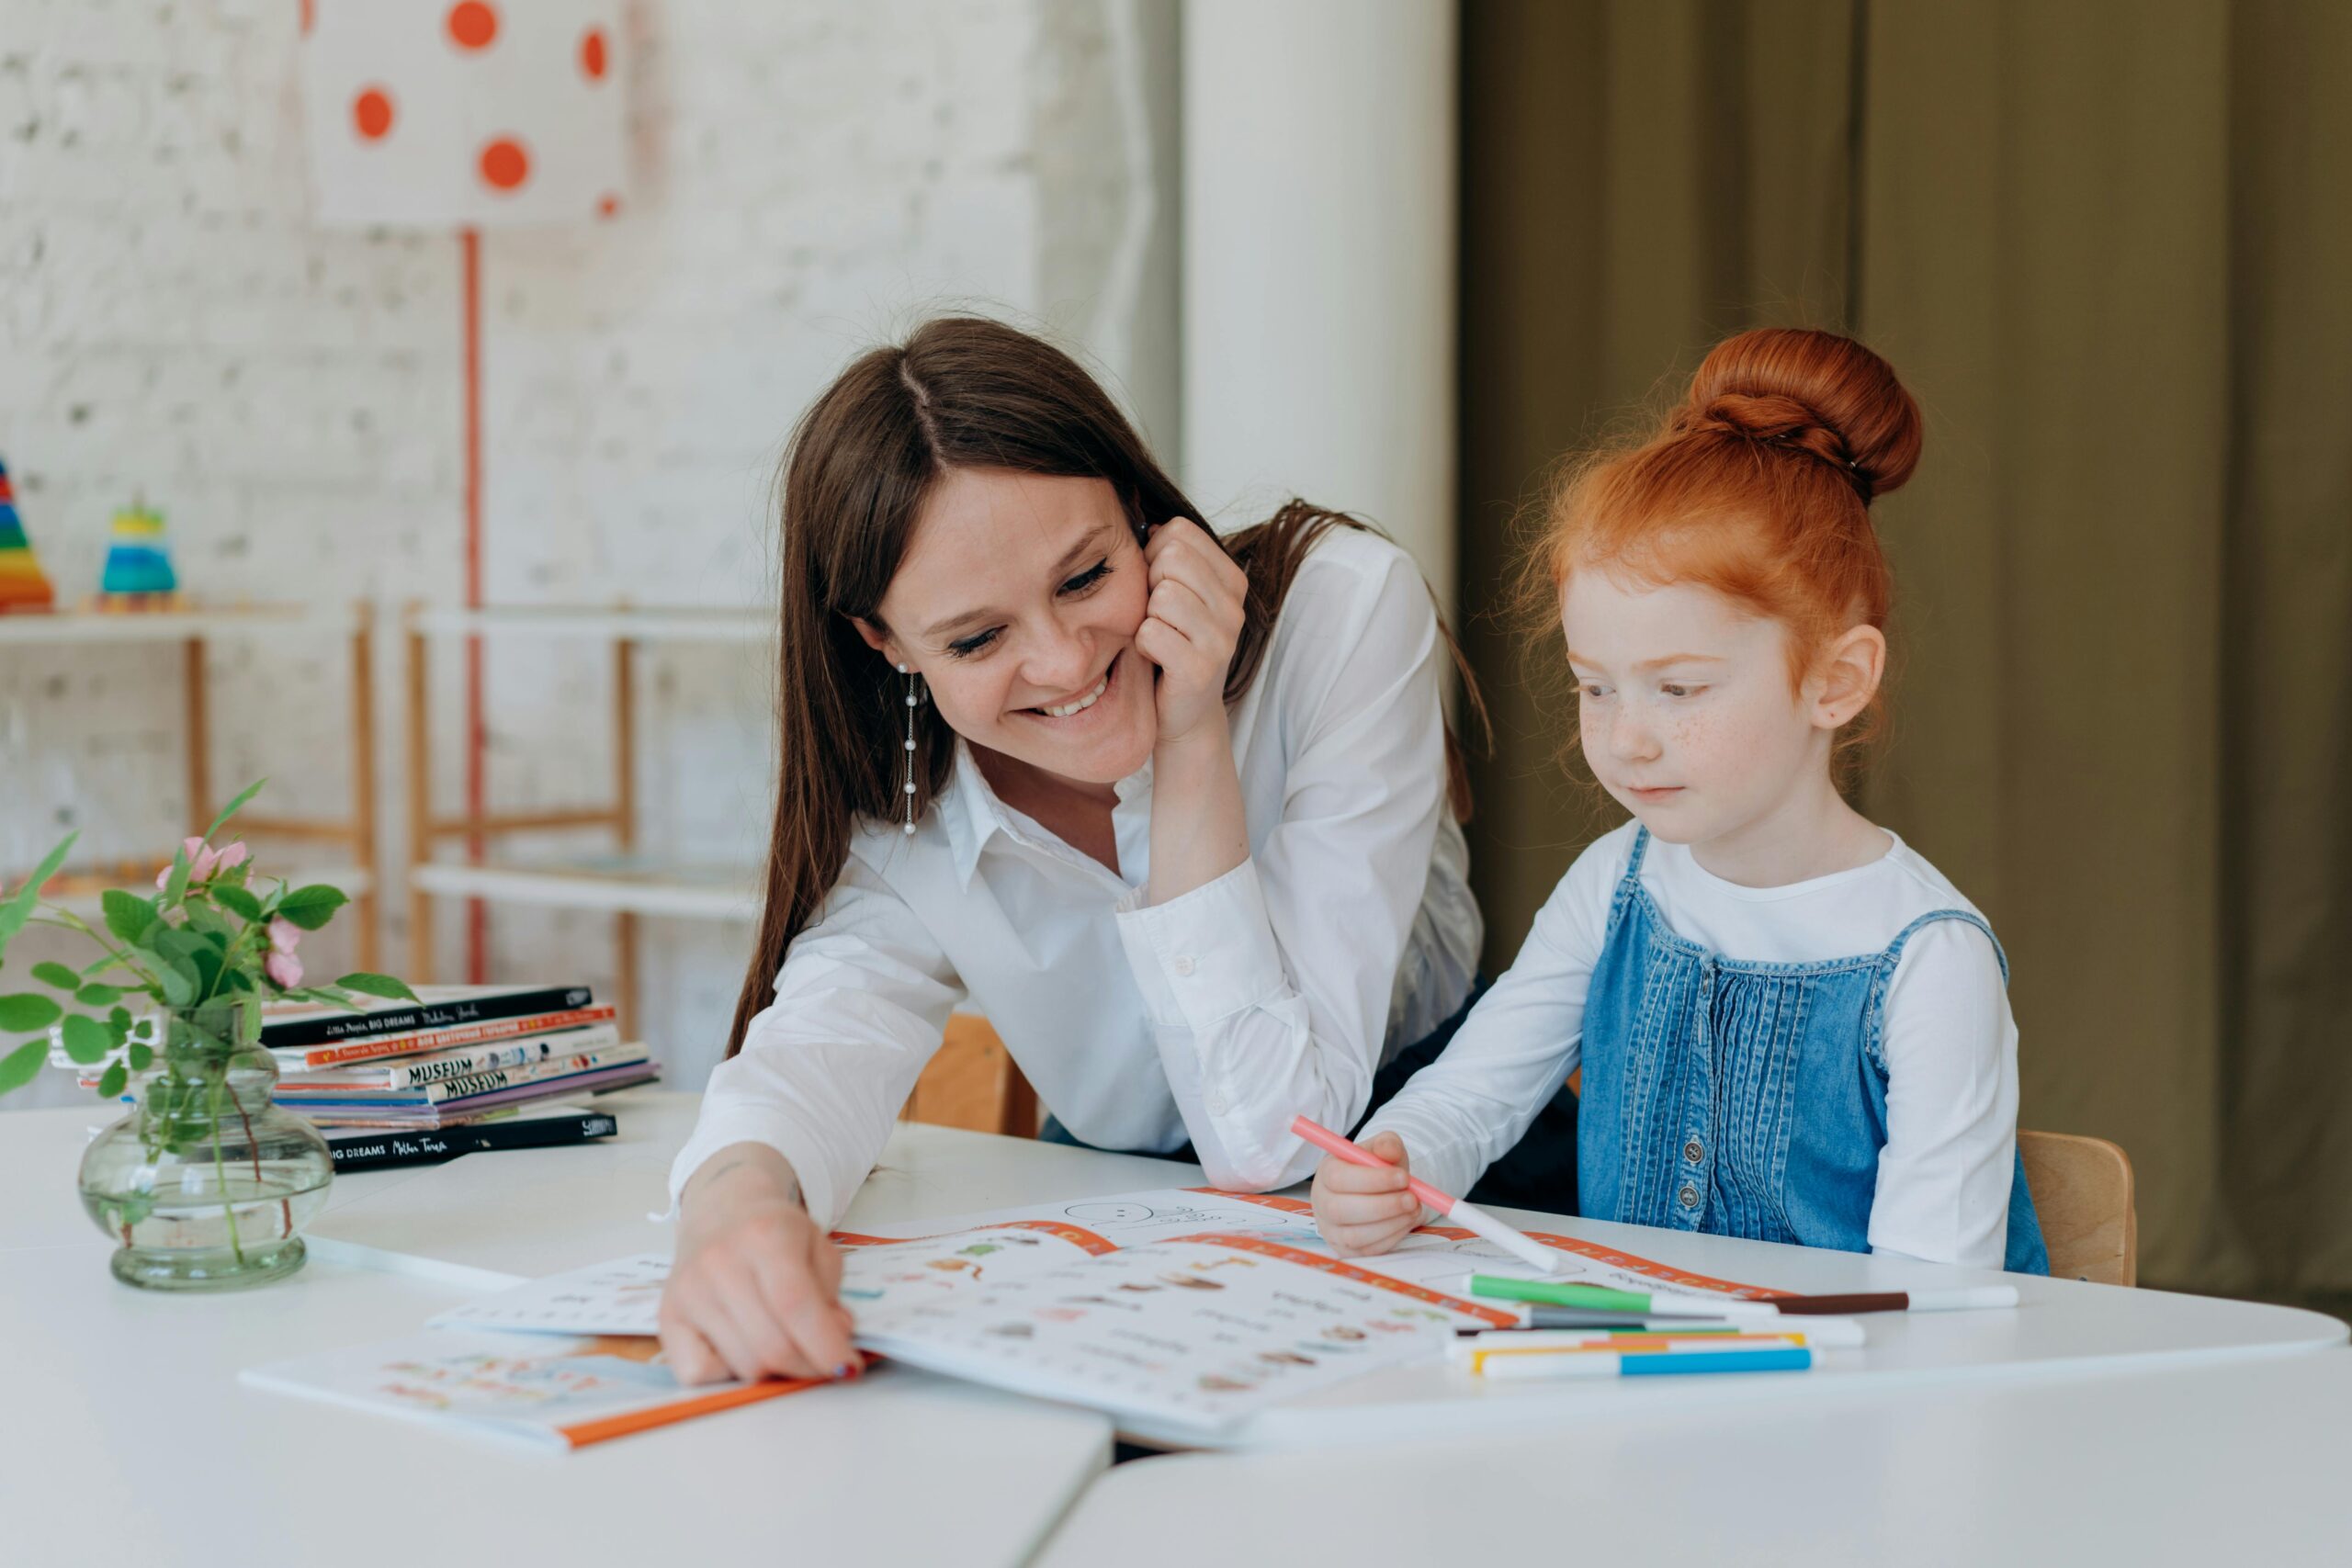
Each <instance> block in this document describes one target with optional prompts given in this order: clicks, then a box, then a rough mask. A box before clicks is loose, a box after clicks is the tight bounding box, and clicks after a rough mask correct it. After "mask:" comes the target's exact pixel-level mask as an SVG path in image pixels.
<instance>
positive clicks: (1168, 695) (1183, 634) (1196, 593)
mask: <svg viewBox="0 0 2352 1568" xmlns="http://www.w3.org/2000/svg"><path fill="white" fill-rule="evenodd" d="M1143 558H1144V564H1145V569H1146V570H1145V579H1144V581H1145V582H1146V584H1147V586H1148V591H1149V597H1148V600H1147V601H1146V603H1145V605H1144V619H1143V625H1142V626H1139V627H1137V628H1136V651H1137V652H1139V653H1141V654H1142V655H1143V656H1144V657H1145V658H1146V659H1148V660H1151V662H1152V663H1154V664H1156V665H1158V666H1159V693H1158V698H1157V701H1158V705H1159V743H1160V744H1161V745H1163V746H1164V745H1166V744H1167V743H1169V742H1170V741H1171V740H1181V739H1183V738H1184V737H1185V736H1187V735H1189V734H1191V733H1192V732H1193V730H1195V729H1197V728H1199V727H1200V726H1201V724H1202V723H1203V722H1204V720H1207V719H1210V718H1221V717H1222V716H1224V714H1225V676H1226V671H1227V670H1228V669H1230V668H1231V667H1232V664H1233V649H1234V647H1235V645H1236V644H1238V642H1239V641H1240V639H1241V620H1242V602H1243V599H1244V597H1245V595H1246V594H1247V593H1248V592H1249V587H1250V583H1249V579H1248V578H1247V577H1245V576H1244V575H1243V574H1242V570H1241V568H1240V567H1239V566H1238V565H1236V564H1235V563H1234V560H1233V558H1232V557H1230V556H1228V555H1227V554H1226V553H1225V551H1224V550H1223V549H1221V548H1220V547H1218V545H1217V542H1216V540H1215V539H1213V538H1211V537H1210V536H1209V534H1208V530H1206V529H1205V528H1203V527H1202V526H1201V525H1199V524H1197V523H1194V522H1193V521H1191V520H1190V519H1188V518H1182V517H1178V518H1172V519H1170V521H1169V522H1167V523H1164V524H1162V525H1160V526H1159V528H1158V529H1157V530H1156V531H1155V532H1154V533H1153V534H1152V536H1151V539H1150V541H1149V542H1148V543H1147V544H1146V545H1145V546H1144V547H1143Z"/></svg>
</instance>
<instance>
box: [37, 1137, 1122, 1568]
mask: <svg viewBox="0 0 2352 1568" xmlns="http://www.w3.org/2000/svg"><path fill="white" fill-rule="evenodd" d="M645 1100H647V1101H648V1102H650V1103H642V1104H641V1103H638V1102H637V1101H636V1100H633V1098H632V1097H631V1096H629V1095H613V1096H608V1097H605V1099H604V1100H599V1101H598V1102H597V1103H598V1104H599V1105H600V1106H609V1107H610V1108H611V1109H612V1110H614V1111H616V1114H617V1115H618V1118H619V1120H620V1123H621V1128H622V1132H621V1137H620V1140H618V1141H617V1142H616V1145H611V1146H600V1145H589V1146H586V1147H575V1148H566V1149H543V1150H528V1151H519V1150H518V1151H511V1152H507V1153H502V1154H499V1155H496V1156H471V1157H469V1158H468V1159H464V1160H459V1161H457V1162H455V1163H453V1164H451V1165H447V1166H439V1167H427V1168H422V1169H405V1170H392V1171H383V1172H373V1173H363V1174H360V1175H356V1176H353V1177H347V1178H342V1179H337V1181H336V1182H335V1186H334V1200H335V1201H334V1204H333V1206H331V1207H330V1209H329V1210H328V1211H327V1213H326V1214H325V1215H324V1216H322V1221H321V1224H322V1227H323V1228H324V1229H327V1230H333V1229H334V1228H336V1226H337V1224H340V1223H341V1222H342V1220H343V1218H344V1216H345V1215H346V1214H356V1213H359V1212H361V1211H364V1210H368V1209H370V1208H371V1207H372V1208H373V1209H374V1211H375V1213H377V1215H378V1216H379V1221H380V1223H381V1224H382V1225H383V1227H384V1228H386V1229H389V1230H393V1231H400V1232H401V1234H407V1233H406V1232H405V1231H402V1230H401V1224H403V1223H404V1222H406V1221H408V1220H410V1219H412V1218H413V1213H428V1214H432V1215H435V1216H438V1217H439V1219H445V1220H446V1222H447V1224H446V1228H444V1229H442V1230H441V1232H440V1235H441V1236H442V1239H443V1240H444V1241H447V1242H450V1243H451V1244H452V1250H465V1251H467V1252H468V1253H469V1256H473V1257H476V1258H480V1259H481V1262H480V1263H479V1264H478V1265H475V1266H474V1267H479V1268H481V1269H492V1268H498V1271H500V1272H519V1271H524V1270H528V1271H532V1272H537V1271H539V1270H540V1269H542V1266H543V1264H544V1266H545V1267H547V1268H563V1267H568V1266H569V1265H570V1263H571V1262H575V1261H576V1262H591V1261H594V1260H596V1259H598V1258H608V1257H613V1256H616V1255H617V1254H619V1253H624V1252H632V1251H645V1250H649V1249H653V1248H659V1247H663V1246H666V1244H667V1230H666V1228H665V1227H661V1226H656V1225H653V1224H649V1223H648V1222H647V1221H646V1220H645V1218H644V1214H645V1213H646V1210H647V1208H648V1207H649V1204H650V1206H651V1207H654V1208H659V1207H660V1206H661V1199H662V1183H661V1180H660V1171H661V1170H662V1169H663V1168H666V1166H667V1163H668V1160H667V1155H668V1149H669V1148H673V1147H674V1146H675V1145H676V1142H677V1137H678V1136H679V1135H682V1133H683V1123H684V1120H690V1119H691V1115H692V1109H691V1103H690V1101H688V1100H687V1097H684V1096H680V1095H666V1096H664V1095H658V1094H649V1095H646V1096H645ZM682 1105H683V1107H684V1109H683V1113H682V1111H681V1107H682ZM100 1119H103V1118H102V1117H93V1116H92V1114H91V1113H90V1112H89V1111H84V1110H80V1109H69V1110H65V1111H22V1112H14V1113H0V1183H5V1190H6V1192H7V1193H8V1196H9V1202H8V1203H7V1204H6V1205H5V1206H0V1347H5V1349H0V1562H7V1563H10V1564H15V1563H24V1564H27V1565H28V1568H30V1565H33V1564H41V1565H44V1568H45V1565H47V1564H51V1563H60V1564H62V1563H81V1562H100V1561H104V1562H138V1563H142V1564H153V1565H154V1568H177V1565H180V1564H212V1563H232V1562H307V1561H311V1560H314V1559H315V1560H321V1561H332V1562H336V1563H338V1564H350V1565H353V1568H366V1565H369V1564H377V1563H382V1564H400V1565H401V1568H409V1565H411V1564H413V1563H415V1562H420V1561H432V1560H436V1559H437V1560H446V1561H450V1562H559V1563H563V1562H571V1563H600V1564H601V1563H606V1562H675V1561H691V1562H694V1563H695V1568H716V1565H719V1564H727V1563H763V1564H767V1563H775V1562H807V1563H825V1564H833V1563H859V1562H876V1563H895V1562H956V1563H967V1562H969V1563H1016V1562H1023V1561H1024V1560H1025V1559H1026V1558H1027V1557H1028V1556H1029V1555H1030V1553H1031V1552H1032V1551H1035V1548H1036V1546H1037V1544H1038V1542H1039V1541H1041V1540H1043V1539H1044V1538H1045V1536H1046V1532H1047V1531H1048V1530H1050V1529H1052V1527H1053V1525H1054V1523H1055V1521H1056V1520H1057V1519H1058V1518H1060V1517H1061V1516H1062V1514H1063V1513H1064V1511H1065V1510H1067V1509H1068V1508H1069V1506H1070V1504H1071V1503H1072V1502H1073V1501H1074V1500H1075V1499H1076V1498H1077V1496H1078V1495H1079V1494H1080V1492H1081V1491H1082V1490H1083V1489H1084V1488H1085V1486H1086V1484H1087V1483H1088V1482H1090V1481H1091V1480H1092V1479H1093V1478H1094V1477H1095V1476H1096V1475H1098V1474H1100V1473H1101V1472H1102V1471H1103V1468H1104V1467H1105V1466H1106V1465H1108V1463H1109V1462H1110V1456H1111V1427H1110V1423H1109V1422H1108V1421H1107V1420H1105V1419H1104V1418H1103V1417H1102V1416H1097V1415H1095V1414H1093V1413H1092V1412H1090V1411H1080V1410H1072V1409H1068V1408H1065V1407H1061V1406H1057V1405H1050V1404H1039V1403H1036V1402H1034V1401H1030V1400H1023V1399H1019V1398H1016V1397H1014V1396H1012V1395H1009V1394H1000V1393H994V1392H993V1391H990V1390H987V1389H981V1388H977V1387H972V1386H969V1385H966V1384H961V1383H956V1382H949V1381H947V1380H944V1379H940V1378H933V1377H929V1376H926V1375H924V1374H922V1373H920V1372H916V1371H910V1370H909V1369H905V1368H898V1367H892V1368H887V1369H882V1370H879V1371H876V1372H874V1373H871V1374H869V1375H868V1376H866V1377H865V1378H861V1379H859V1380H858V1381H857V1382H855V1383H854V1384H850V1385H845V1386H842V1387H839V1388H825V1389H817V1390H812V1391H810V1392H808V1393H799V1394H794V1395H792V1396H790V1397H788V1398H784V1399H776V1400H769V1401H766V1402H764V1403H763V1404H753V1405H749V1406H746V1407H744V1408H742V1409H740V1410H733V1411H729V1412H726V1413H724V1414H722V1415H718V1416H704V1417H700V1418H697V1419H695V1420H693V1421H689V1422H684V1423H682V1424H680V1425H678V1426H676V1427H667V1428H664V1429H662V1430H661V1431H659V1432H656V1433H650V1434H647V1435H645V1436H641V1437H634V1438H628V1439H626V1440H623V1441H619V1442H614V1443H607V1444H601V1445H598V1446H596V1447H594V1448H590V1449H586V1450H581V1451H579V1452H577V1453H571V1454H548V1453H541V1452H538V1451H537V1450H531V1449H528V1448H526V1447H523V1446H521V1445H518V1444H510V1443H503V1442H499V1441H497V1440H495V1439H492V1438H471V1437H469V1436H466V1435H464V1434H461V1433H457V1432H453V1431H449V1430H445V1429H438V1428H435V1427H428V1426H424V1425H421V1424H415V1423H410V1422H402V1421H394V1420H388V1419H385V1418H384V1417H381V1416H370V1415H367V1414H364V1413H361V1412H357V1411H351V1410H344V1409H339V1408H336V1407H334V1406H330V1405H323V1404H312V1403H310V1402H307V1401H302V1400H296V1399H289V1398H287V1397H285V1396H283V1395H279V1394H274V1393H266V1392H264V1391H261V1390H255V1389H249V1388H244V1387H243V1386H241V1385H239V1384H238V1383H237V1382H236V1374H237V1372H238V1371H240V1370H242V1369H243V1368H244V1367H247V1366H251V1365H254V1364H256V1363H259V1362H263V1361H270V1360H277V1359H283V1358H286V1357H289V1356H295V1355H300V1354H303V1353H306V1352H310V1351H313V1350H327V1349H334V1348H339V1347H343V1346H349V1345H358V1344H365V1343H368V1341H371V1340H376V1339H385V1338H390V1337H395V1336H398V1335H401V1334H406V1333H410V1332H413V1330H415V1329H416V1328H417V1327H418V1326H419V1325H421V1324H423V1322H424V1319H425V1318H427V1317H429V1316H430V1315H432V1314H434V1313H435V1312H439V1311H441V1310H442V1309H444V1308H446V1307H448V1306H451V1305H454V1304H456V1303H458V1302H459V1301H462V1300H465V1299H467V1298H468V1297H469V1296H470V1295H472V1294H476V1293H479V1292H478V1289H476V1288H469V1286H468V1285H467V1284H466V1283H464V1282H463V1281H464V1280H466V1279H468V1278H469V1276H467V1275H465V1274H462V1273H459V1274H455V1275H451V1276H448V1277H446V1278H435V1277H433V1275H432V1274H431V1273H430V1272H429V1271H426V1272H423V1273H415V1272H410V1273H403V1272H401V1271H397V1270H395V1271H392V1272H387V1271H385V1270H384V1269H381V1268H374V1267H356V1266H354V1265H353V1264H352V1263H350V1262H348V1261H343V1260H340V1259H339V1258H337V1257H336V1256H335V1253H336V1248H335V1246H334V1240H333V1238H332V1237H327V1238H322V1246H321V1247H319V1249H318V1250H317V1252H316V1254H315V1255H314V1256H313V1258H312V1260H311V1262H310V1263H309V1264H308V1265H307V1266H305V1267H304V1269H302V1270H301V1272H300V1273H299V1274H297V1275H295V1276H294V1277H293V1278H292V1279H290V1280H284V1281H282V1282H279V1283H277V1284H273V1285H269V1286H266V1287H263V1288H261V1289H258V1290H254V1291H245V1292H232V1293H230V1294H226V1295H219V1296H164V1295H157V1294H152V1293H150V1292H143V1291H136V1290H132V1289H130V1288H129V1287H126V1286H124V1285H121V1284H119V1283H117V1282H116V1280H114V1278H113V1277H112V1276H111V1275H110V1274H109V1273H108V1272H107V1252H108V1250H109V1247H110V1244H109V1243H108V1242H107V1239H106V1238H105V1237H104V1236H102V1235H99V1233H98V1231H97V1230H96V1227H95V1226H93V1225H92V1224H90V1222H89V1221H88V1219H87V1218H86V1217H85V1216H84V1215H83V1214H82V1213H81V1211H80V1207H79V1205H78V1203H77V1202H76V1201H75V1200H74V1195H73V1176H74V1160H75V1158H76V1157H77V1152H78V1150H79V1148H80V1146H81V1144H82V1143H83V1141H84V1138H85V1131H86V1129H87V1128H88V1127H89V1125H90V1124H91V1123H92V1122H93V1121H94V1120H100ZM654 1138H661V1139H663V1140H665V1145H664V1146H663V1147H662V1148H654V1147H652V1146H651V1144H650V1140H652V1139H654ZM1146 1163H1149V1162H1146ZM411 1188H417V1189H420V1190H422V1191H423V1193H424V1195H425V1196H426V1197H427V1198H429V1199H430V1202H429V1203H425V1204H421V1205H420V1208H419V1209H418V1210H417V1211H414V1212H412V1211H409V1210H406V1209H403V1208H401V1207H400V1206H399V1205H397V1204H391V1203H389V1202H387V1201H386V1200H388V1199H389V1198H390V1197H391V1196H392V1195H393V1194H394V1193H396V1192H399V1191H405V1190H410V1189H411ZM445 1201H446V1202H448V1203H449V1204H450V1205H451V1206H450V1207H448V1208H447V1209H444V1208H441V1207H438V1206H437V1205H439V1204H441V1203H443V1202H445ZM958 1201H960V1194H956V1195H945V1196H944V1195H943V1194H942V1193H941V1192H939V1191H938V1190H934V1191H933V1203H934V1204H935V1205H938V1206H941V1207H944V1208H953V1207H955V1206H956V1203H957V1202H958ZM599 1205H601V1206H602V1207H601V1211H599V1209H598V1206H599ZM616 1205H617V1206H616ZM592 1213H601V1216H602V1223H603V1224H604V1226H605V1228H604V1229H603V1230H602V1231H600V1230H599V1229H598V1226H597V1224H594V1223H590V1221H589V1216H590V1215H591V1214H592ZM551 1216H552V1217H554V1218H556V1219H558V1220H560V1222H561V1223H560V1224H554V1225H552V1226H550V1225H549V1224H548V1221H549V1219H550V1217H551ZM436 1223H439V1221H438V1220H436ZM567 1227H568V1228H567ZM502 1235H503V1236H504V1237H506V1238H507V1241H508V1243H509V1250H505V1251H502V1250H501V1247H500V1245H499V1241H498V1238H499V1237H501V1236H502ZM566 1238H570V1239H571V1241H572V1242H573V1244H574V1245H575V1247H581V1248H584V1249H585V1250H576V1251H574V1252H572V1253H570V1254H564V1255H562V1257H561V1258H560V1259H559V1260H558V1261H554V1262H545V1259H546V1258H548V1257H549V1256H552V1255H553V1254H552V1253H551V1252H550V1251H549V1249H550V1248H560V1245H561V1244H562V1242H563V1241H564V1240H565V1239H566ZM458 1244H462V1245H461V1246H459V1245H458ZM502 1265H503V1266H504V1267H503V1268H499V1266H502Z"/></svg>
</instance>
